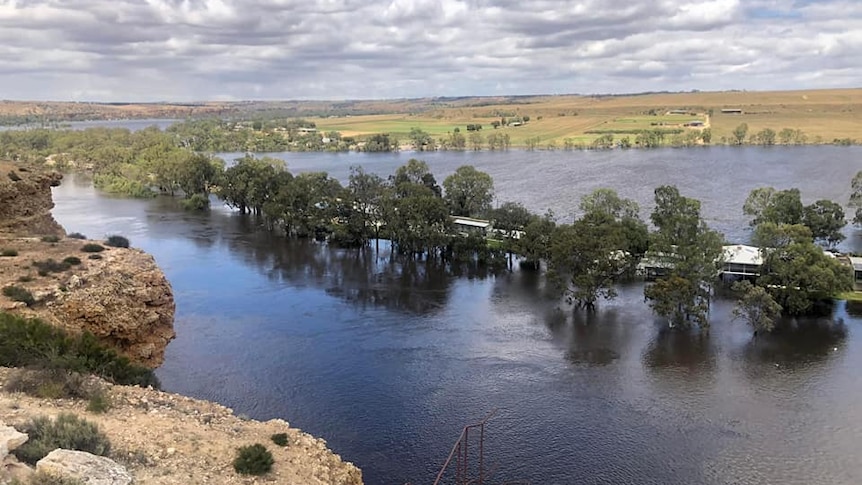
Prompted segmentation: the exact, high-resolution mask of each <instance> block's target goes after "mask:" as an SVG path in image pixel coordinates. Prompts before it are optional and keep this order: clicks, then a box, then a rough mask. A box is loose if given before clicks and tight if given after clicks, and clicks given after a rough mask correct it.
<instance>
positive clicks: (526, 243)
mask: <svg viewBox="0 0 862 485" xmlns="http://www.w3.org/2000/svg"><path fill="white" fill-rule="evenodd" d="M556 226H557V225H556V223H555V222H554V214H553V212H551V211H548V212H547V213H546V214H545V215H543V216H534V217H533V220H532V221H530V223H529V224H527V226H526V227H524V234H522V235H521V237H520V238H519V239H518V241H517V243H516V245H515V246H516V248H517V252H518V254H520V255H521V256H523V258H524V261H523V264H524V265H525V266H528V267H532V268H533V269H539V265H540V263H541V261H542V260H546V261H547V260H548V258H549V255H550V252H549V248H550V244H551V236H552V235H553V233H554V228H556Z"/></svg>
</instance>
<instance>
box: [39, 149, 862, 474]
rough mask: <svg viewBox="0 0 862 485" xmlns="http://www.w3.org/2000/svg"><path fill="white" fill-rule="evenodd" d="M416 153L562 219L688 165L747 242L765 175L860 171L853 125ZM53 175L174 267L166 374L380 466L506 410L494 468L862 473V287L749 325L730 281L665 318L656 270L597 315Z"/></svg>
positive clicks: (491, 434) (425, 460) (382, 163)
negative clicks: (682, 327) (675, 140)
mask: <svg viewBox="0 0 862 485" xmlns="http://www.w3.org/2000/svg"><path fill="white" fill-rule="evenodd" d="M420 155H422V156H421V157H420V158H423V159H425V160H426V161H428V163H429V165H430V166H431V168H432V170H434V172H435V173H436V174H437V175H438V180H442V179H443V177H445V175H447V174H448V173H451V172H452V171H454V169H455V168H456V167H458V166H459V165H462V164H467V163H469V164H473V165H476V166H477V167H478V168H480V169H482V170H486V171H488V172H489V173H491V174H492V175H493V176H494V179H495V182H496V185H497V193H498V199H499V200H500V201H505V200H517V201H520V202H522V203H524V204H525V205H526V206H527V207H529V208H531V209H533V210H541V211H543V210H545V209H548V208H550V209H552V210H554V212H555V214H556V215H557V217H558V218H559V219H560V220H569V219H571V217H573V216H574V215H575V214H576V210H577V203H578V200H579V198H580V197H581V196H582V195H583V194H585V193H587V192H589V191H590V190H592V189H594V188H597V187H612V188H615V189H617V190H618V191H619V193H620V194H621V195H624V196H627V197H631V198H634V199H636V200H638V201H639V202H641V203H642V209H643V214H644V216H645V217H646V216H647V215H648V214H649V210H650V208H651V204H650V199H651V197H652V190H653V189H654V188H655V187H656V186H657V185H661V184H665V183H672V184H676V185H678V186H679V187H680V190H681V191H682V192H683V194H685V195H689V196H694V197H697V198H699V199H701V200H702V201H703V212H704V214H705V215H706V217H707V219H708V221H709V223H710V224H711V225H712V226H713V227H715V228H717V229H719V230H721V231H722V232H724V233H725V234H726V236H727V239H728V240H730V241H734V242H744V241H745V240H747V238H748V236H749V233H748V232H747V231H746V229H745V224H746V221H745V218H744V217H743V215H742V214H741V206H742V202H743V201H744V199H745V196H746V195H747V193H748V191H749V190H750V189H751V188H753V187H756V186H761V185H773V186H776V187H779V188H787V187H799V188H800V189H801V190H802V193H803V197H804V199H805V201H806V202H810V201H812V200H814V199H818V198H830V199H833V200H836V201H840V202H846V200H847V197H848V196H849V184H850V179H851V178H852V176H853V174H854V173H855V172H856V171H858V170H859V169H862V166H860V165H861V164H860V163H859V160H860V159H862V149H860V148H858V147H840V148H839V147H797V148H786V149H785V148H777V147H775V148H771V149H762V148H741V149H737V148H708V149H686V150H670V149H669V150H655V151H640V150H631V151H619V150H615V151H608V152H523V151H509V152H505V153H490V152H480V153H429V154H420ZM226 156H227V155H226ZM280 156H283V157H284V158H285V159H286V160H287V161H288V165H289V168H290V169H292V170H293V171H307V170H326V171H328V172H330V173H332V174H333V175H335V176H337V177H339V178H341V179H342V180H343V179H345V178H346V176H347V173H348V169H349V167H350V166H351V165H354V164H361V165H363V166H364V167H365V168H366V169H369V170H371V171H375V172H378V173H381V174H384V175H386V174H388V173H391V172H392V170H393V169H394V168H395V167H396V166H398V165H400V164H403V163H404V162H406V160H407V159H409V158H410V157H412V156H416V154H412V153H400V154H385V155H370V154H369V155H365V154H321V153H314V154H282V155H280ZM227 158H230V157H229V156H227ZM54 197H55V201H56V204H57V206H56V208H55V211H54V213H55V216H56V218H57V219H58V220H59V222H60V223H61V224H63V225H64V226H65V227H66V229H67V230H68V231H79V232H83V233H85V234H87V235H89V236H90V237H94V238H99V237H102V236H104V235H105V234H108V233H121V234H124V235H127V236H128V237H129V238H130V239H131V240H132V243H133V245H135V246H137V247H141V248H143V249H144V250H146V251H148V252H150V253H152V254H153V255H154V256H155V257H156V260H157V261H158V263H159V264H160V265H161V266H162V268H163V269H164V271H165V272H166V274H167V276H168V279H169V280H170V281H171V283H172V285H173V287H174V291H175V293H176V299H177V317H176V323H175V326H176V330H177V338H176V340H175V341H174V342H172V343H171V344H170V346H169V347H168V350H167V355H166V361H165V364H164V366H163V367H162V368H160V369H159V371H158V375H159V377H160V378H161V379H162V382H163V385H164V387H165V388H166V389H167V390H169V391H173V392H179V393H183V394H188V395H192V396H196V397H200V398H205V399H211V400H215V401H218V402H221V403H223V404H225V405H228V406H230V407H232V408H234V409H235V411H236V412H237V413H238V414H246V415H248V416H250V417H253V418H256V419H269V418H274V417H280V418H284V419H286V420H288V421H290V422H291V424H292V425H294V426H297V427H300V428H302V429H303V430H305V431H308V432H310V433H312V434H314V435H316V436H319V437H323V438H325V439H326V440H327V442H328V444H329V446H330V447H331V448H332V449H333V450H335V451H336V452H337V453H340V454H341V455H342V456H343V457H344V459H346V460H349V461H353V462H354V463H356V464H357V465H358V466H360V467H361V468H362V469H363V474H364V477H365V481H366V483H369V484H397V485H400V484H403V483H405V482H407V481H412V482H413V483H414V484H415V485H419V484H430V483H431V482H432V481H433V478H434V475H435V474H436V472H437V471H438V469H439V466H440V464H441V463H442V462H443V460H444V459H445V457H446V455H447V454H448V452H449V450H450V448H451V446H452V444H453V443H454V441H455V439H456V438H457V437H458V434H459V433H460V429H461V427H462V426H463V425H465V424H467V423H469V422H472V421H474V420H476V419H478V418H480V417H482V416H484V415H485V414H486V413H488V412H489V411H490V410H492V409H497V413H496V415H495V417H494V418H493V419H492V420H491V422H490V424H489V427H488V429H487V440H486V443H485V445H486V461H487V462H490V463H491V464H496V465H497V466H496V467H494V468H495V470H496V471H495V473H494V476H493V478H494V481H495V482H499V481H503V480H504V479H508V480H514V479H523V480H530V481H531V482H532V483H533V484H657V485H658V484H662V485H665V484H765V483H774V484H791V485H795V484H799V485H803V484H806V485H807V484H814V483H817V484H848V485H850V484H859V483H862V459H860V453H859V451H858V446H859V445H860V443H862V407H860V406H859V403H860V402H862V377H860V373H859V369H860V368H862V325H860V324H862V309H859V308H848V307H847V306H845V304H844V303H839V304H838V306H837V308H836V311H835V315H834V316H833V317H832V318H831V319H825V320H822V321H819V322H808V325H806V326H805V327H804V330H800V331H797V332H794V333H791V334H787V335H784V336H782V337H776V338H761V339H758V340H757V341H755V340H754V339H752V337H751V333H750V331H749V330H748V329H747V328H746V327H745V326H744V324H743V323H741V322H735V321H732V319H731V317H730V312H731V309H732V305H731V304H730V303H729V302H726V301H722V300H718V301H717V302H716V303H715V304H714V305H713V307H712V315H711V321H712V330H711V331H710V332H709V334H700V333H698V332H690V333H684V332H668V331H665V330H664V327H663V326H662V325H661V323H660V322H658V321H656V319H655V318H654V317H653V316H652V314H651V313H650V311H649V309H648V307H647V306H646V305H645V304H644V302H643V288H642V285H640V284H630V285H626V286H624V287H622V288H620V296H619V298H617V299H616V300H614V301H612V302H608V303H602V304H601V305H600V309H599V310H598V312H597V313H595V314H592V315H590V314H586V313H581V312H573V311H572V310H571V309H569V308H567V307H566V306H565V305H562V304H561V303H560V302H559V301H558V300H557V299H555V298H553V297H551V296H549V292H548V291H547V290H546V289H545V288H544V286H543V282H542V279H541V278H538V277H536V275H534V274H531V273H529V272H520V271H518V270H515V271H514V272H512V273H504V274H501V275H496V276H495V275H488V274H484V273H482V272H481V271H471V270H464V271H462V272H460V273H459V274H451V273H447V272H445V271H443V270H441V269H440V268H436V267H432V266H427V265H426V264H425V263H424V262H420V263H412V264H400V263H399V262H397V261H389V260H388V259H387V258H386V256H387V255H388V251H385V247H384V248H383V249H384V250H383V251H381V253H380V255H377V254H375V252H374V251H373V250H367V251H348V250H336V249H331V248H328V247H326V246H324V245H319V244H314V243H310V242H306V241H290V240H285V239H283V238H280V237H276V236H272V235H269V234H267V233H265V232H262V231H259V230H257V228H256V227H255V225H254V224H253V222H252V221H250V220H249V219H247V218H243V217H240V216H239V215H237V214H235V213H232V212H231V211H229V210H227V209H226V208H222V207H216V208H215V209H214V210H213V211H211V212H210V213H209V214H190V213H186V212H183V211H182V210H181V209H180V208H179V207H178V204H177V203H176V201H175V200H173V199H171V198H168V197H161V198H157V199H155V200H152V201H141V200H126V199H116V198H111V197H108V196H105V195H103V194H100V193H98V192H96V191H95V190H94V189H93V188H92V186H91V185H90V184H89V182H88V181H87V180H86V179H83V178H78V177H69V178H67V180H66V181H64V183H63V184H62V185H61V186H60V187H58V188H56V189H54ZM847 234H848V236H849V239H848V241H847V242H845V243H844V248H845V249H854V250H859V248H860V247H862V243H860V240H862V236H860V234H859V232H858V231H856V230H853V229H848V231H847ZM835 322H837V323H835Z"/></svg>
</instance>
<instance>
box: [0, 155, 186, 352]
mask: <svg viewBox="0 0 862 485" xmlns="http://www.w3.org/2000/svg"><path fill="white" fill-rule="evenodd" d="M4 171H8V172H10V173H13V174H15V176H14V177H8V176H5V175H4V174H3V172H4ZM61 178H62V177H61V176H60V175H58V174H54V173H37V172H34V171H23V172H22V171H21V170H20V168H16V167H14V166H13V165H11V164H9V163H8V162H6V163H3V162H0V180H2V181H0V288H6V287H9V286H15V287H18V288H19V289H21V290H24V291H26V292H28V293H29V294H30V295H32V297H33V301H31V302H24V301H16V300H21V299H22V298H20V297H14V296H8V295H3V294H0V310H5V311H12V312H15V313H20V314H23V315H26V316H37V317H40V318H42V319H44V320H45V321H47V322H49V323H52V324H54V325H57V326H60V327H63V328H65V329H66V330H69V331H71V332H83V331H88V332H90V333H92V334H93V335H95V336H96V337H98V338H99V340H101V341H102V342H104V343H106V344H108V345H110V346H112V347H114V348H116V349H117V350H119V351H120V352H121V353H123V354H124V355H126V356H128V357H129V358H130V359H132V360H133V361H134V362H136V363H139V364H142V365H145V366H147V367H150V368H155V367H158V366H159V365H161V364H162V362H163V361H164V354H165V347H167V345H168V343H169V342H170V341H171V339H173V338H174V329H173V321H174V311H175V304H174V297H173V291H172V290H171V286H170V284H169V283H168V281H167V279H166V278H165V275H164V273H162V271H161V270H160V269H159V267H158V266H157V265H156V263H155V261H154V260H153V257H152V256H150V255H148V254H146V253H144V252H143V251H140V250H137V249H127V248H112V247H107V246H105V250H104V251H103V252H101V253H98V256H93V257H94V258H100V259H90V257H91V255H92V254H93V253H85V252H83V251H82V248H83V246H84V245H85V244H87V243H95V244H104V243H103V242H101V241H82V240H78V239H69V238H60V239H57V238H55V239H56V240H54V239H45V238H43V237H33V236H34V235H37V236H42V235H55V236H64V235H65V232H64V231H63V228H62V227H61V226H60V225H59V224H57V222H56V221H54V218H53V217H52V216H51V213H50V209H51V208H52V207H53V206H54V203H53V201H52V200H51V186H52V185H56V184H57V183H59V181H60V180H61ZM13 179H17V180H13ZM22 233H24V234H27V236H22ZM68 258H72V259H71V261H72V263H64V262H63V261H64V260H67V261H70V259H68ZM75 260H80V261H79V262H75ZM48 262H52V263H53V266H50V267H47V266H46V265H47V263H48ZM40 265H41V266H40ZM19 293H20V292H19Z"/></svg>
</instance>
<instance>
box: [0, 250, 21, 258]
mask: <svg viewBox="0 0 862 485" xmlns="http://www.w3.org/2000/svg"><path fill="white" fill-rule="evenodd" d="M15 256H18V251H17V250H15V249H8V248H7V249H0V257H4V258H14V257H15Z"/></svg>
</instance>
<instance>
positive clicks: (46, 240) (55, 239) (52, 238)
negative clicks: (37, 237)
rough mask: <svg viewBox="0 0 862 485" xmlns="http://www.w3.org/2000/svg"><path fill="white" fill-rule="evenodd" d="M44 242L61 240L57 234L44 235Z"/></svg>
mask: <svg viewBox="0 0 862 485" xmlns="http://www.w3.org/2000/svg"><path fill="white" fill-rule="evenodd" d="M42 242H46V243H55V242H60V238H59V237H57V236H42Z"/></svg>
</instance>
